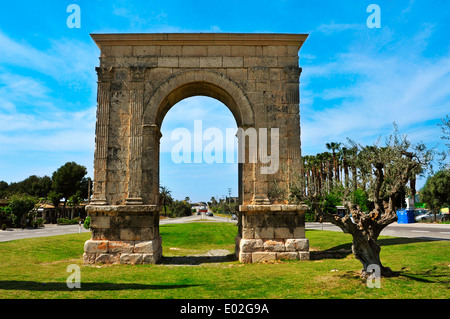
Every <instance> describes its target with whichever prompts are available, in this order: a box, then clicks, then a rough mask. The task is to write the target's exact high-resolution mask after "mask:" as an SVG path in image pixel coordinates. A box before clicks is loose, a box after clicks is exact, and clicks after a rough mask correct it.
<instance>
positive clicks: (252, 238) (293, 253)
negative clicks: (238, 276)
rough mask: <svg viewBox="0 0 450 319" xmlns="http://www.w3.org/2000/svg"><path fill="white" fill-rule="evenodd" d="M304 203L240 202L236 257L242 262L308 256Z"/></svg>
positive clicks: (300, 258) (302, 258) (305, 208)
mask: <svg viewBox="0 0 450 319" xmlns="http://www.w3.org/2000/svg"><path fill="white" fill-rule="evenodd" d="M307 209H308V207H307V206H304V205H241V206H240V207H239V226H240V227H239V234H238V236H236V257H237V258H239V261H240V262H242V263H257V262H263V261H269V260H305V259H309V241H308V239H306V238H305V211H306V210H307Z"/></svg>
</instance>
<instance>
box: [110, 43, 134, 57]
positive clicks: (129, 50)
mask: <svg viewBox="0 0 450 319" xmlns="http://www.w3.org/2000/svg"><path fill="white" fill-rule="evenodd" d="M109 53H110V55H111V56H115V57H124V56H132V55H133V47H132V46H131V45H114V46H111V49H110V52H109Z"/></svg>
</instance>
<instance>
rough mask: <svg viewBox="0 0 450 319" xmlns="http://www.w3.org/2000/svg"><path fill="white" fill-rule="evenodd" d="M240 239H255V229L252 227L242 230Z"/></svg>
mask: <svg viewBox="0 0 450 319" xmlns="http://www.w3.org/2000/svg"><path fill="white" fill-rule="evenodd" d="M242 238H255V229H254V228H253V227H244V228H242Z"/></svg>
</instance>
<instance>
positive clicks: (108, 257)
mask: <svg viewBox="0 0 450 319" xmlns="http://www.w3.org/2000/svg"><path fill="white" fill-rule="evenodd" d="M119 258H120V254H97V258H96V259H95V263H96V264H98V263H103V264H117V263H119Z"/></svg>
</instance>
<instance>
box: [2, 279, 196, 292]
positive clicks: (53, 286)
mask: <svg viewBox="0 0 450 319" xmlns="http://www.w3.org/2000/svg"><path fill="white" fill-rule="evenodd" d="M195 286H199V285H185V284H182V285H164V284H161V285H147V284H134V283H109V282H104V283H96V282H81V288H80V289H77V288H72V289H71V288H69V287H68V286H67V283H65V282H46V283H42V282H37V281H17V280H2V281H0V290H1V289H4V290H27V291H77V290H82V291H96V290H98V291H105V290H158V289H161V290H164V289H180V288H189V287H195Z"/></svg>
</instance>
